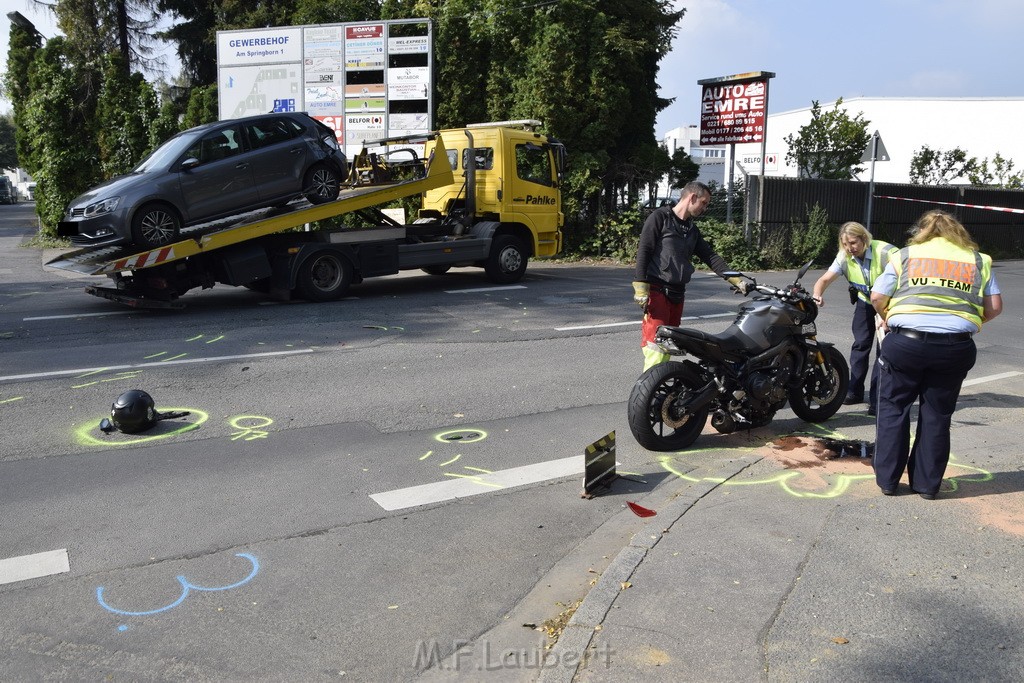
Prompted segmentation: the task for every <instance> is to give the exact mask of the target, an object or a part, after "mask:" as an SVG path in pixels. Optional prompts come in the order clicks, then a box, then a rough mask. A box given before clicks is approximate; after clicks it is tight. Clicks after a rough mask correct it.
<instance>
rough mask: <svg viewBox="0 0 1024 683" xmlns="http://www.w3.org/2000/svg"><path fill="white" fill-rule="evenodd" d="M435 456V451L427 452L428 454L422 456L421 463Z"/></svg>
mask: <svg viewBox="0 0 1024 683" xmlns="http://www.w3.org/2000/svg"><path fill="white" fill-rule="evenodd" d="M433 454H434V451H427V452H426V453H424V454H423V455H421V456H420V461H423V460H426V459H427V458H429V457H430V456H432V455H433Z"/></svg>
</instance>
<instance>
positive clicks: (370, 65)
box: [345, 24, 386, 71]
mask: <svg viewBox="0 0 1024 683" xmlns="http://www.w3.org/2000/svg"><path fill="white" fill-rule="evenodd" d="M385 61H386V60H385V54H384V26H383V24H369V25H361V26H348V27H346V28H345V68H346V69H348V70H349V71H354V70H360V69H383V68H384V63H385Z"/></svg>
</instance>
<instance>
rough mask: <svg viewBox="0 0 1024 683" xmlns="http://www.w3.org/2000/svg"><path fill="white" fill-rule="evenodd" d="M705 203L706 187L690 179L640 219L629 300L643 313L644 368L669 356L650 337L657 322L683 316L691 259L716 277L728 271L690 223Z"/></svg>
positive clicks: (742, 287)
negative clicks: (672, 201) (669, 202)
mask: <svg viewBox="0 0 1024 683" xmlns="http://www.w3.org/2000/svg"><path fill="white" fill-rule="evenodd" d="M710 201H711V190H710V189H709V188H708V186H707V185H705V184H704V183H699V182H697V181H693V182H690V183H687V184H686V186H685V187H684V188H683V194H682V196H681V197H680V198H679V201H678V202H677V203H676V205H675V206H664V207H662V208H660V209H656V210H655V211H654V212H653V213H651V215H650V216H648V217H647V220H646V221H645V222H644V227H643V230H642V231H641V233H640V246H639V247H638V248H637V253H636V275H635V277H636V280H635V281H634V282H633V300H634V301H635V302H636V303H637V304H639V305H640V307H641V308H642V309H643V311H644V320H643V326H642V328H641V335H642V336H641V347H642V348H643V354H644V370H645V371H646V370H648V369H650V368H652V367H654V366H655V365H657V364H658V363H663V362H665V361H666V360H668V358H669V357H668V355H667V354H665V353H664V352H662V350H661V349H660V348H659V347H658V346H657V345H655V343H654V335H655V334H656V333H657V331H658V327H659V326H660V325H673V326H675V325H679V321H680V320H681V319H682V317H683V302H684V300H685V294H686V283H687V282H689V281H690V276H691V275H692V274H693V270H694V268H693V263H691V260H692V258H693V257H694V256H697V257H698V258H700V260H702V261H703V262H704V263H706V264H707V265H708V267H709V268H711V270H713V271H715V273H717V274H718V275H722V274H723V273H725V272H726V271H728V270H731V269H730V268H729V264H728V263H726V262H725V259H723V258H722V257H721V256H719V255H718V254H716V253H715V251H714V250H713V249H712V248H711V245H710V244H708V243H707V241H706V240H705V239H704V238H703V237H702V236H701V234H700V230H698V229H697V226H696V225H694V223H693V219H694V218H697V217H698V216H700V215H701V214H702V213H704V210H705V209H706V208H708V203H709V202H710ZM729 283H730V284H732V286H733V287H735V288H736V289H737V290H739V291H740V292H741V293H744V294H746V291H747V283H746V282H745V281H743V280H740V279H739V278H737V277H733V278H729Z"/></svg>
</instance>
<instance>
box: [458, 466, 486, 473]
mask: <svg viewBox="0 0 1024 683" xmlns="http://www.w3.org/2000/svg"><path fill="white" fill-rule="evenodd" d="M462 469H464V470H469V471H471V472H483V473H484V474H490V473H491V470H485V469H484V468H483V467H470V466H469V465H463V466H462Z"/></svg>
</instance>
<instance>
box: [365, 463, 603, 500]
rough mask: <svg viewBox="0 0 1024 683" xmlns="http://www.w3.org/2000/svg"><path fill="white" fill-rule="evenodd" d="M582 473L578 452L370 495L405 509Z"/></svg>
mask: <svg viewBox="0 0 1024 683" xmlns="http://www.w3.org/2000/svg"><path fill="white" fill-rule="evenodd" d="M577 475H579V476H582V475H583V458H582V457H581V456H578V455H575V456H572V457H569V458H562V459H560V460H549V461H548V462H541V463H537V464H535V465H524V466H523V467H513V468H511V469H508V470H498V471H497V472H490V473H487V474H480V475H477V476H465V475H463V476H459V477H457V478H454V479H451V480H448V481H438V482H434V483H432V484H421V485H419V486H410V487H408V488H404V489H395V490H394V491H385V492H384V493H374V494H373V495H371V496H370V498H372V499H373V501H374V502H375V503H377V505H380V506H381V507H382V508H384V509H385V510H388V511H393V510H404V509H405V508H411V507H416V506H417V505H430V504H431V503H441V502H443V501H446V500H454V499H455V498H466V497H468V496H476V495H479V494H481V493H488V492H491V491H494V490H495V489H505V488H514V487H516V486H525V485H527V484H536V483H537V482H541V481H548V480H550V479H559V478H561V477H571V476H577Z"/></svg>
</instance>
